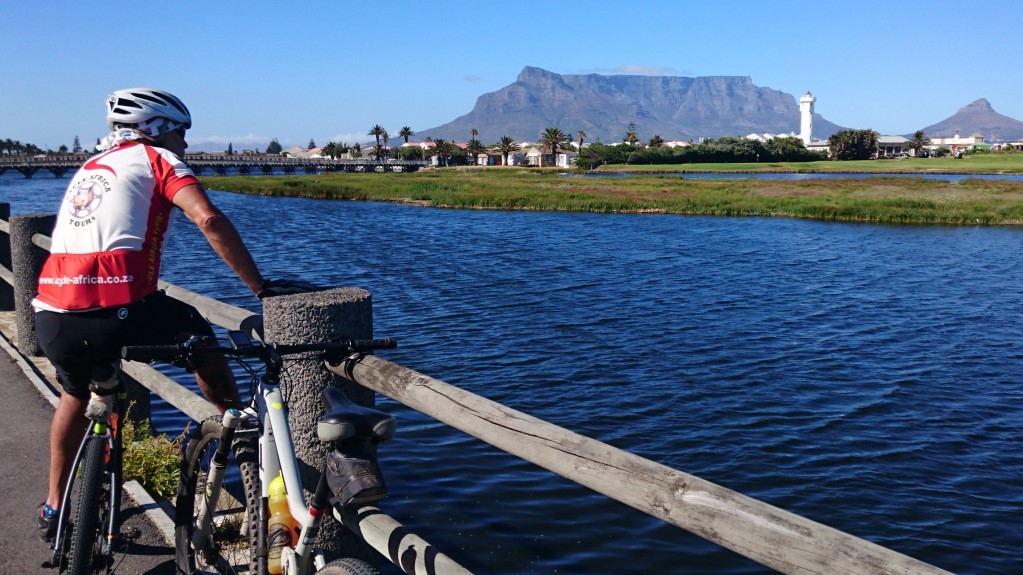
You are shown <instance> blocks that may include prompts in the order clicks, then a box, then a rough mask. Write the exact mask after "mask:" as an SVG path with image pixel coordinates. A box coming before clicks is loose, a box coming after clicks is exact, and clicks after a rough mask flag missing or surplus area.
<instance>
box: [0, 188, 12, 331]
mask: <svg viewBox="0 0 1023 575" xmlns="http://www.w3.org/2000/svg"><path fill="white" fill-rule="evenodd" d="M10 218H11V204H8V203H6V202H0V220H2V221H3V222H5V223H6V222H7V220H9V219H10ZM0 266H2V267H3V268H5V269H7V270H8V271H11V236H10V234H8V233H5V231H4V230H0ZM5 275H6V274H5ZM10 279H11V281H13V279H14V278H13V275H12V277H11V278H10ZM13 309H14V286H13V285H11V284H9V283H7V281H5V280H2V279H0V311H11V310H13Z"/></svg>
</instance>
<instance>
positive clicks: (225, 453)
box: [192, 409, 251, 549]
mask: <svg viewBox="0 0 1023 575" xmlns="http://www.w3.org/2000/svg"><path fill="white" fill-rule="evenodd" d="M241 417H242V414H241V412H240V411H238V410H237V409H229V410H227V411H226V412H224V419H223V424H224V433H223V435H222V436H221V438H220V444H219V445H217V451H216V452H215V453H214V454H213V461H211V462H210V469H209V472H208V473H207V475H206V485H203V486H202V489H203V492H204V493H205V494H206V497H200V498H199V509H197V510H196V517H198V518H199V520H198V522H197V523H196V526H195V531H193V533H192V547H193V548H195V549H205V548H206V545H207V544H208V541H209V537H210V533H211V532H212V530H213V514H212V513H211V512H210V509H209V507H208V506H209V505H213V506H216V504H217V501H219V500H220V489H221V487H222V486H223V485H224V474H225V472H226V471H227V463H228V458H229V457H230V455H231V443H233V442H234V432H235V430H236V429H237V428H238V424H239V422H240V421H241ZM250 528H251V526H250Z"/></svg>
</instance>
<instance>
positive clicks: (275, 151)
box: [266, 138, 284, 156]
mask: <svg viewBox="0 0 1023 575" xmlns="http://www.w3.org/2000/svg"><path fill="white" fill-rule="evenodd" d="M283 151H284V148H282V147H281V143H280V142H278V141H277V138H274V139H272V140H270V145H269V146H267V147H266V154H267V155H268V156H279V155H280V153H281V152H283Z"/></svg>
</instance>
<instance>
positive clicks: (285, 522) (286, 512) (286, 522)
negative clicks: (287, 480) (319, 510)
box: [266, 473, 298, 574]
mask: <svg viewBox="0 0 1023 575" xmlns="http://www.w3.org/2000/svg"><path fill="white" fill-rule="evenodd" d="M267 496H268V502H267V503H268V505H269V507H270V518H269V519H268V520H267V525H266V543H267V557H266V568H267V571H269V572H270V573H273V574H277V573H280V572H281V571H282V570H283V568H284V567H283V565H281V551H283V550H284V548H285V547H292V546H294V541H293V537H294V535H293V534H294V533H297V531H298V529H297V527H298V523H297V522H296V521H295V519H294V518H293V517H292V516H291V510H290V509H288V491H287V489H286V488H285V487H284V476H283V475H281V474H280V473H278V474H277V477H275V478H274V480H273V481H271V482H270V489H269V492H268V494H267Z"/></svg>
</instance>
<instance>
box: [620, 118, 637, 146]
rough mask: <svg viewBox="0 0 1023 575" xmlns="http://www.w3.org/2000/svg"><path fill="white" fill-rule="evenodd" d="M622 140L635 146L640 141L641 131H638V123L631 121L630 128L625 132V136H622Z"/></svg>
mask: <svg viewBox="0 0 1023 575" xmlns="http://www.w3.org/2000/svg"><path fill="white" fill-rule="evenodd" d="M622 142H624V143H626V144H629V145H630V146H635V145H636V144H637V143H638V142H639V133H637V131H636V123H635V122H629V128H628V130H627V131H626V132H625V137H624V138H622Z"/></svg>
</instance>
